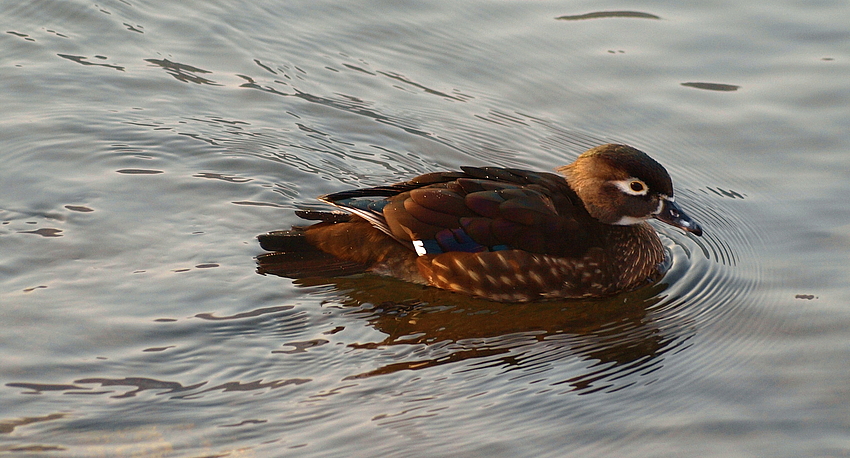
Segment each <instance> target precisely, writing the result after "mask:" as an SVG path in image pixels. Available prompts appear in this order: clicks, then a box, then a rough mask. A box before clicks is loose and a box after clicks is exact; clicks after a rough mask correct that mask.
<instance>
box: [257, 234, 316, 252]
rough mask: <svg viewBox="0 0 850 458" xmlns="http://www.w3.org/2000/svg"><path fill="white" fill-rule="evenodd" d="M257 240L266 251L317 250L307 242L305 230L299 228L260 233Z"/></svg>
mask: <svg viewBox="0 0 850 458" xmlns="http://www.w3.org/2000/svg"><path fill="white" fill-rule="evenodd" d="M257 240H259V241H260V248H262V249H264V250H266V251H287V252H291V251H298V252H301V251H307V252H309V251H316V248H315V247H314V246H313V245H310V244H309V243H307V239H306V238H304V231H302V230H298V229H291V230H288V231H272V232H269V233H268V234H260V235H258V236H257Z"/></svg>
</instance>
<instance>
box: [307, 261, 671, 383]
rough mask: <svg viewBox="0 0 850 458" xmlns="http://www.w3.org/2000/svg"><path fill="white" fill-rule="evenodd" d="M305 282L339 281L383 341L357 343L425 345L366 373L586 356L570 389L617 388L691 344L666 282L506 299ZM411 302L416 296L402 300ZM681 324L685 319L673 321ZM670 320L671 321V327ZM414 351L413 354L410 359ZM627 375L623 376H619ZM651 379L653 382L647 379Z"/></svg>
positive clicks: (362, 280) (369, 280)
mask: <svg viewBox="0 0 850 458" xmlns="http://www.w3.org/2000/svg"><path fill="white" fill-rule="evenodd" d="M295 284H296V285H299V286H304V287H317V286H330V287H333V288H334V289H335V290H336V291H338V292H339V293H340V297H339V298H338V300H339V301H340V302H341V303H342V305H343V306H344V307H351V308H352V311H351V312H350V313H351V314H353V315H356V316H360V317H362V319H364V320H366V321H367V322H368V323H369V324H370V325H371V326H372V327H374V328H375V329H376V330H378V331H380V332H382V333H384V334H386V338H384V339H383V340H381V341H378V342H365V343H350V344H349V346H350V347H352V348H365V349H369V348H386V347H390V346H397V345H420V346H423V347H424V348H425V350H426V351H415V352H412V353H410V354H408V356H407V357H406V358H408V359H406V360H404V361H398V362H393V363H390V364H385V365H383V366H381V367H379V368H377V369H374V370H370V371H368V372H364V373H360V374H356V375H351V376H349V377H348V378H351V379H358V378H366V377H373V376H378V375H384V374H391V373H395V372H397V371H403V370H420V369H424V368H429V367H434V366H439V365H444V364H451V363H456V362H460V361H471V360H475V359H479V360H480V361H479V362H476V363H475V364H473V365H472V366H469V367H470V368H472V369H474V368H475V367H493V366H501V367H503V369H504V370H505V371H523V370H525V371H529V372H538V370H539V371H546V370H547V367H551V366H552V365H553V363H555V362H556V361H558V360H562V359H574V360H575V359H577V360H580V361H583V363H582V364H581V365H579V366H578V367H579V370H578V371H572V368H571V371H570V372H569V373H567V374H563V375H567V377H566V378H563V379H557V377H556V379H552V378H548V379H549V381H550V383H551V384H553V385H566V386H565V388H566V387H569V388H567V389H568V390H581V391H588V392H590V391H597V390H615V389H620V388H622V387H624V386H628V385H631V384H633V383H637V382H636V379H635V378H634V377H632V375H634V376H637V377H639V376H643V375H648V374H650V373H653V372H655V371H656V370H657V369H658V368H659V367H660V366H661V364H662V361H663V358H662V357H661V356H662V355H663V354H664V353H666V352H667V351H669V350H671V349H673V348H677V347H680V345H681V343H682V341H684V340H687V339H684V338H683V337H682V336H677V335H675V334H676V329H677V328H678V329H681V328H679V327H678V326H666V328H665V326H663V325H660V324H659V323H658V322H657V321H658V320H659V319H660V321H667V320H665V319H664V318H663V317H664V316H665V315H666V314H665V313H663V312H659V310H660V309H663V308H664V307H659V305H663V304H660V303H661V302H662V301H663V300H664V295H663V291H664V289H665V285H664V284H662V283H656V284H653V285H649V286H647V287H645V288H642V289H640V290H638V291H635V292H632V293H629V294H622V295H618V296H615V297H612V298H608V299H604V300H599V299H595V300H591V301H552V302H535V303H518V304H509V303H497V302H491V301H486V300H480V299H475V298H471V297H467V296H464V295H461V294H455V293H451V292H446V291H442V290H438V289H436V288H429V287H422V286H418V285H413V284H410V283H405V282H401V281H397V280H392V279H388V278H383V277H377V276H373V275H362V276H360V275H358V276H352V277H343V278H312V279H299V280H295ZM400 298H408V299H400ZM674 321H676V320H674ZM668 324H669V323H668ZM411 355H413V356H412V358H413V359H409V358H411ZM615 381H619V382H615ZM645 381H646V382H649V381H650V380H645Z"/></svg>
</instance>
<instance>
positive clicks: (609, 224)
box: [257, 143, 702, 302]
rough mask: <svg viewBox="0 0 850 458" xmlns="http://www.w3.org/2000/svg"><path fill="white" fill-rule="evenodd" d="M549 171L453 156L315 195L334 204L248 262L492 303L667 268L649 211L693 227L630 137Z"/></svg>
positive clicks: (572, 295)
mask: <svg viewBox="0 0 850 458" xmlns="http://www.w3.org/2000/svg"><path fill="white" fill-rule="evenodd" d="M555 172H557V173H553V172H535V171H531V170H523V169H517V168H503V167H460V170H458V171H442V172H432V173H426V174H424V175H420V176H417V177H415V178H412V179H410V180H408V181H404V182H400V183H396V184H391V185H386V186H377V187H371V188H363V189H353V190H345V191H340V192H335V193H331V194H327V195H324V196H321V197H319V198H318V200H320V201H322V202H324V203H326V204H330V205H332V206H333V207H336V208H335V209H333V210H315V209H311V210H298V211H296V214H297V215H298V216H299V217H301V218H303V219H305V220H308V221H310V222H312V224H309V225H302V226H293V227H292V228H291V229H289V230H277V231H272V232H269V233H266V234H261V235H259V236H258V239H259V243H260V247H261V248H262V249H264V250H266V251H267V252H268V253H264V254H261V255H259V256H258V257H257V261H258V272H259V273H261V274H275V275H279V276H284V277H289V278H305V277H331V276H344V275H353V274H359V273H372V274H377V275H384V276H389V277H394V278H397V279H401V280H404V281H408V282H412V283H418V284H422V285H428V286H430V287H436V288H441V289H445V290H449V291H453V292H456V293H461V294H466V295H471V296H475V297H478V298H482V299H487V300H491V301H498V302H529V301H537V300H547V299H550V300H551V299H584V298H601V297H608V296H613V295H617V294H621V293H624V292H628V291H633V290H635V289H638V288H640V287H642V286H644V285H647V284H650V283H653V282H655V281H657V280H658V279H660V278H661V276H662V275H663V274H664V272H665V266H667V267H669V264H670V263H669V262H668V255H667V251H666V250H665V248H664V246H663V244H662V243H661V240H660V238H659V236H658V234H657V232H656V231H655V229H654V228H653V227H652V226H651V225H650V224H648V223H647V221H648V220H651V219H654V220H657V221H660V222H662V223H666V224H669V225H671V226H674V227H677V228H679V229H681V230H683V231H685V232H686V233H690V234H693V235H695V236H701V235H702V228H701V227H700V225H699V224H698V223H697V222H696V221H695V220H694V219H692V218H691V217H689V216H688V215H687V214H686V213H685V212H684V211H683V210H682V209H681V208H680V206H679V205H678V204H677V203H676V201H675V199H674V195H673V184H672V180H671V178H670V175H669V174H668V173H667V170H666V169H665V168H664V167H663V166H662V165H661V164H659V163H658V162H656V161H655V160H654V159H652V158H651V157H650V156H649V155H647V154H646V153H644V152H642V151H640V150H638V149H636V148H634V147H632V146H628V145H623V144H613V143H612V144H605V145H600V146H597V147H594V148H591V149H589V150H587V151H585V152H584V153H582V154H580V155H579V156H578V157H577V158H576V159H575V161H574V162H572V163H571V164H569V165H565V166H562V167H558V168H557V169H555Z"/></svg>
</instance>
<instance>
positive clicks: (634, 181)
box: [611, 177, 649, 196]
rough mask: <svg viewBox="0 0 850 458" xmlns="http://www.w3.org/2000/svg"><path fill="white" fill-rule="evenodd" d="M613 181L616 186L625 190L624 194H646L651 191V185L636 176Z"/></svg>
mask: <svg viewBox="0 0 850 458" xmlns="http://www.w3.org/2000/svg"><path fill="white" fill-rule="evenodd" d="M611 183H614V186H616V187H617V189H619V190H620V191H623V193H624V194H628V195H630V196H645V195H646V193H647V192H649V186H647V185H646V183H644V182H643V180H640V179H638V178H634V177H631V178H626V179H625V180H616V181H612V182H611Z"/></svg>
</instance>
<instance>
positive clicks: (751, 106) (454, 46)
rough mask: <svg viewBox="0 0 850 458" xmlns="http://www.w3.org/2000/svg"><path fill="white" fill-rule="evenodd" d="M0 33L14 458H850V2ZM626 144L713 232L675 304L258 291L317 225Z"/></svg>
mask: <svg viewBox="0 0 850 458" xmlns="http://www.w3.org/2000/svg"><path fill="white" fill-rule="evenodd" d="M0 12H2V14H0V18H2V19H0V24H2V30H0V32H2V35H0V41H2V49H3V53H2V54H0V56H2V57H0V74H2V76H3V77H2V78H0V94H2V104H3V110H2V111H0V132H2V135H0V158H2V163H3V167H2V170H0V189H2V192H0V253H2V254H3V256H2V258H0V317H2V321H3V323H4V326H3V328H2V330H0V382H2V383H0V455H9V456H19V455H24V456H185V457H198V456H274V457H277V456H299V457H303V456H331V455H340V456H343V455H345V456H464V457H474V456H482V457H483V456H488V457H490V456H505V457H517V456H529V457H530V456H535V457H539V456H552V457H562V456H583V457H584V456H635V457H638V456H653V457H658V456H683V455H684V456H723V457H729V456H788V457H797V456H844V455H847V454H848V453H850V434H848V422H847V418H850V411H848V408H847V407H846V405H847V402H846V401H847V397H848V389H847V388H846V386H847V383H846V380H847V379H848V376H850V370H848V365H847V363H846V361H848V360H850V358H848V357H850V354H848V353H850V348H848V346H847V345H846V342H847V341H848V340H850V334H848V329H850V327H848V324H850V313H848V311H847V307H846V305H847V304H848V299H850V294H848V291H847V287H846V285H847V284H848V281H849V280H850V275H848V268H847V259H848V252H849V251H850V207H848V206H847V205H846V202H845V199H844V196H845V195H847V194H848V191H850V185H848V183H850V180H848V172H847V170H848V167H847V163H848V158H850V134H848V130H847V126H848V121H850V119H848V116H847V106H848V105H850V87H848V83H847V78H846V75H847V74H850V71H848V70H850V69H849V68H848V62H850V48H848V46H847V43H850V31H848V29H847V27H846V23H847V19H848V18H850V8H848V6H847V5H846V4H845V3H842V2H837V1H828V0H827V1H822V2H816V3H811V2H808V3H805V4H804V3H797V2H792V1H782V2H779V3H772V4H770V5H767V6H759V5H747V4H740V2H737V3H736V2H708V3H705V2H702V3H699V4H682V3H677V2H661V3H657V2H656V3H651V4H647V3H632V4H628V5H620V4H618V5H614V4H600V3H598V2H597V3H593V2H581V1H578V2H571V3H563V2H537V3H529V2H514V3H511V2H481V1H473V2H465V3H464V2H445V1H430V2H412V3H411V2H408V3H404V2H402V3H398V2H380V1H372V2H360V3H356V4H355V3H351V2H348V3H345V2H343V3H340V2H315V1H310V2H307V1H303V2H300V1H288V2H282V3H281V2H264V1H258V2H257V1H255V2H241V3H233V2H215V1H213V2H178V3H175V2H162V1H155V0H150V1H141V2H137V1H121V0H116V1H106V2H98V3H88V2H81V1H62V2H59V1H33V2H6V3H4V4H2V6H0ZM627 13H628V14H627ZM559 18H560V19H559ZM608 141H617V142H625V143H629V144H632V145H634V146H636V147H638V148H640V149H642V150H644V151H646V152H647V153H649V154H650V155H652V156H653V157H654V158H655V159H657V160H658V161H660V162H661V163H662V164H664V165H665V166H666V167H667V169H668V170H669V171H670V173H671V175H672V176H673V180H674V183H675V186H676V194H677V201H678V202H680V203H681V204H682V205H683V206H684V207H685V208H686V210H687V211H688V213H689V214H691V215H692V216H694V217H695V218H697V219H698V220H699V221H700V223H701V224H702V225H703V227H704V229H705V232H706V235H705V237H703V238H700V239H697V238H693V237H690V236H688V235H685V234H683V233H681V232H679V231H676V230H675V229H673V228H669V227H660V226H659V227H658V230H659V231H660V232H661V235H662V240H663V242H664V243H665V245H666V246H667V248H668V250H669V251H670V253H671V259H672V261H673V264H672V267H671V270H670V271H669V272H668V273H667V275H666V276H665V277H664V278H663V279H662V280H661V281H660V282H659V283H658V284H656V285H653V286H651V287H648V288H645V289H642V290H640V291H636V292H634V293H631V294H627V295H622V296H618V297H615V298H611V299H608V300H599V301H589V302H576V301H573V302H548V303H543V304H521V305H516V304H514V305H511V304H496V303H492V302H487V301H480V300H475V299H470V298H465V297H462V296H459V295H455V294H451V293H446V292H443V291H436V290H433V289H428V288H422V287H420V286H415V285H410V284H405V283H403V282H399V281H396V280H391V279H384V278H378V277H370V276H363V277H352V278H338V279H310V280H298V281H293V280H288V279H283V278H279V277H274V276H262V275H258V274H257V273H256V272H255V270H256V262H255V260H254V257H255V256H256V255H257V254H259V253H260V252H261V250H260V249H259V247H258V245H257V243H256V240H255V236H256V235H257V234H259V233H261V232H266V231H268V230H274V229H282V228H286V227H288V226H289V225H291V224H295V223H297V222H298V218H297V217H296V216H295V215H294V214H293V213H292V210H293V209H296V208H302V207H305V206H315V205H317V202H316V201H315V196H317V195H320V194H325V193H329V192H334V191H340V190H343V189H346V188H350V187H357V186H374V185H380V184H386V183H391V182H395V181H400V180H403V179H406V178H409V177H411V176H413V175H416V174H421V173H426V172H430V171H434V170H440V169H445V168H454V167H458V166H460V165H482V164H490V165H499V166H514V167H523V168H534V169H541V170H551V169H553V168H554V167H556V166H559V165H563V164H565V163H568V162H571V161H572V159H573V158H574V157H575V156H576V155H578V154H579V153H581V152H582V151H583V150H584V149H586V148H589V147H592V146H595V145H598V144H600V143H604V142H608Z"/></svg>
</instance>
